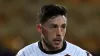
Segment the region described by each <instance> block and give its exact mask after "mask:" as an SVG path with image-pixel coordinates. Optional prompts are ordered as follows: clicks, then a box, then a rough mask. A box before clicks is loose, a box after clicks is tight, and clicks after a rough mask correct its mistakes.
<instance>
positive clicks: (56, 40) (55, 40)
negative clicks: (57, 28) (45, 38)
mask: <svg viewBox="0 0 100 56" xmlns="http://www.w3.org/2000/svg"><path fill="white" fill-rule="evenodd" d="M53 41H54V43H55V44H57V45H58V44H60V43H61V41H62V39H61V38H56V39H54V40H53Z"/></svg>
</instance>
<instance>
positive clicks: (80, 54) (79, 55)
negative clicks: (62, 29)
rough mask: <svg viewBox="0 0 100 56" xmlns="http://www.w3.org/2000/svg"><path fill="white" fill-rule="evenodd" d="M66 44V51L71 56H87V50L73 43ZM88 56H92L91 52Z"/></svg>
mask: <svg viewBox="0 0 100 56" xmlns="http://www.w3.org/2000/svg"><path fill="white" fill-rule="evenodd" d="M66 43H67V49H66V50H68V52H69V53H70V54H72V55H74V56H87V51H86V50H84V49H82V48H80V47H79V46H77V45H74V44H72V43H69V42H66ZM88 54H89V55H90V56H92V55H91V54H90V53H89V52H88Z"/></svg>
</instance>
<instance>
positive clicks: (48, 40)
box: [37, 15, 67, 51]
mask: <svg viewBox="0 0 100 56" xmlns="http://www.w3.org/2000/svg"><path fill="white" fill-rule="evenodd" d="M51 18H52V19H49V20H47V21H46V22H45V23H44V24H43V25H41V24H38V25H37V30H38V31H39V33H41V39H42V46H43V48H44V49H45V50H46V51H56V50H59V49H61V48H62V46H63V41H64V36H65V33H66V27H67V22H66V21H67V18H66V17H65V16H64V15H58V16H54V17H51Z"/></svg>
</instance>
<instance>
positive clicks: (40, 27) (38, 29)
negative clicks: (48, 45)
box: [36, 24, 42, 33]
mask: <svg viewBox="0 0 100 56" xmlns="http://www.w3.org/2000/svg"><path fill="white" fill-rule="evenodd" d="M36 29H37V31H38V32H39V33H41V31H42V26H41V24H37V25H36Z"/></svg>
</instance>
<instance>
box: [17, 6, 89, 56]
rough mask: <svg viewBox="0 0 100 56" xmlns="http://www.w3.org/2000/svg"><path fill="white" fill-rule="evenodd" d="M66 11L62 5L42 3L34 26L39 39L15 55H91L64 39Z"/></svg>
mask: <svg viewBox="0 0 100 56" xmlns="http://www.w3.org/2000/svg"><path fill="white" fill-rule="evenodd" d="M66 14H67V12H66V9H65V8H64V7H63V6H59V5H54V4H49V5H44V6H43V7H42V8H41V10H40V12H39V15H38V16H39V22H38V24H37V26H36V28H37V30H38V32H39V33H40V34H41V40H40V41H38V42H36V43H33V44H30V45H28V46H26V47H25V48H23V49H21V50H20V51H19V52H18V54H17V55H16V56H91V54H90V53H88V52H87V51H85V50H83V49H81V48H80V47H78V46H76V45H73V44H71V43H69V42H67V41H66V40H64V36H65V34H66V27H67V16H66Z"/></svg>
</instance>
